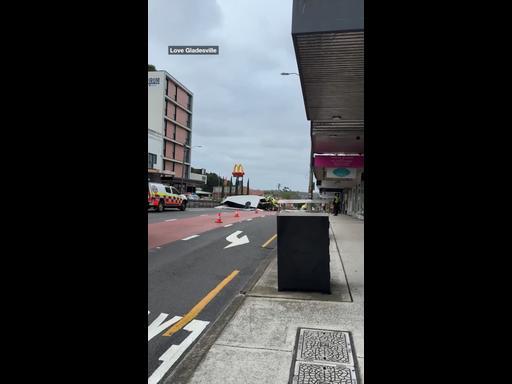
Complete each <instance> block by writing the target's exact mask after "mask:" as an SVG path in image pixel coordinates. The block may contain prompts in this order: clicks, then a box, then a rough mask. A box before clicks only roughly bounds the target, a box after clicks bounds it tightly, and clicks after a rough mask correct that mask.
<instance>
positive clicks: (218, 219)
mask: <svg viewBox="0 0 512 384" xmlns="http://www.w3.org/2000/svg"><path fill="white" fill-rule="evenodd" d="M215 222H216V223H222V218H221V217H220V212H219V213H217V220H215Z"/></svg>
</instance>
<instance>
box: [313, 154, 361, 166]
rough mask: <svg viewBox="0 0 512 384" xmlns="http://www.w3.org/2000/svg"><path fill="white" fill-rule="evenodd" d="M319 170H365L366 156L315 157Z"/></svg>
mask: <svg viewBox="0 0 512 384" xmlns="http://www.w3.org/2000/svg"><path fill="white" fill-rule="evenodd" d="M315 167H319V168H336V167H346V168H364V156H315Z"/></svg>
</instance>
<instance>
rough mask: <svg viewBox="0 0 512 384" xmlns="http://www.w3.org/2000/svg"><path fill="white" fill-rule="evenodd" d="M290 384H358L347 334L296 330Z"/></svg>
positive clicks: (330, 331) (318, 330) (333, 331)
mask: <svg viewBox="0 0 512 384" xmlns="http://www.w3.org/2000/svg"><path fill="white" fill-rule="evenodd" d="M291 373H292V375H291V378H290V383H291V384H330V383H333V384H357V382H358V380H357V375H356V367H355V363H354V352H353V349H352V343H351V337H350V333H349V332H345V331H335V330H328V329H312V328H299V329H298V332H297V342H296V353H295V356H294V361H293V365H292V372H291Z"/></svg>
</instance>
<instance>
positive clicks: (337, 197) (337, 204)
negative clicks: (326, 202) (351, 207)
mask: <svg viewBox="0 0 512 384" xmlns="http://www.w3.org/2000/svg"><path fill="white" fill-rule="evenodd" d="M333 208H334V216H338V213H339V212H340V194H339V193H337V194H336V195H334V207H333Z"/></svg>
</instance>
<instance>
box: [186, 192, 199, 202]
mask: <svg viewBox="0 0 512 384" xmlns="http://www.w3.org/2000/svg"><path fill="white" fill-rule="evenodd" d="M187 199H189V200H199V196H197V195H196V194H195V193H189V194H188V195H187Z"/></svg>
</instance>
